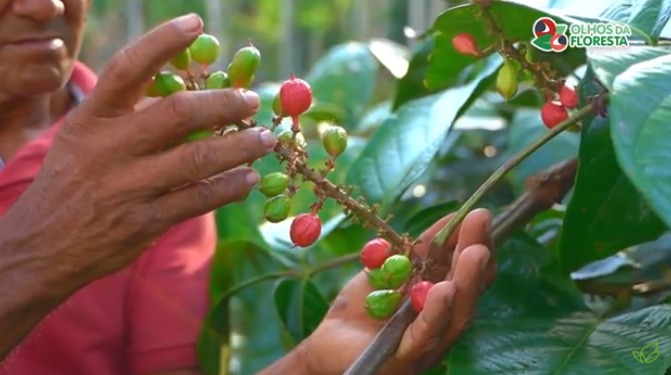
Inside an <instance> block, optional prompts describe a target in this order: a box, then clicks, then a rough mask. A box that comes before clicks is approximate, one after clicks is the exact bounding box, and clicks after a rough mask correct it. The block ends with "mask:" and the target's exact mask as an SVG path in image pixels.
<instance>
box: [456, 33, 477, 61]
mask: <svg viewBox="0 0 671 375" xmlns="http://www.w3.org/2000/svg"><path fill="white" fill-rule="evenodd" d="M452 45H453V46H454V49H456V50H457V52H459V53H460V54H462V55H466V56H475V57H480V56H481V55H482V52H481V51H480V49H479V48H478V45H477V42H476V41H475V39H474V38H473V37H472V36H471V34H469V33H460V34H457V35H456V36H455V37H454V38H452Z"/></svg>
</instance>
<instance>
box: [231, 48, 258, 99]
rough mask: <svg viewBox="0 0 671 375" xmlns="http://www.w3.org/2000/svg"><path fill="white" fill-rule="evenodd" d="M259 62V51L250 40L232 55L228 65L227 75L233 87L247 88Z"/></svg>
mask: <svg viewBox="0 0 671 375" xmlns="http://www.w3.org/2000/svg"><path fill="white" fill-rule="evenodd" d="M260 63H261V53H260V52H259V50H258V49H257V48H256V47H254V46H253V45H252V43H251V42H250V43H249V45H248V46H247V47H244V48H240V49H239V50H238V51H237V52H235V54H234V55H233V59H232V60H231V63H230V64H229V65H228V75H229V76H230V77H231V82H232V84H233V86H234V87H239V88H248V87H249V86H251V84H252V82H253V81H254V74H255V73H256V69H258V67H259V64H260Z"/></svg>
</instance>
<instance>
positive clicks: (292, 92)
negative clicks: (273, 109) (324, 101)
mask: <svg viewBox="0 0 671 375" xmlns="http://www.w3.org/2000/svg"><path fill="white" fill-rule="evenodd" d="M280 105H281V107H282V109H283V110H284V113H286V114H287V116H289V117H291V118H292V119H293V121H294V124H297V123H298V116H300V115H301V114H302V113H303V112H305V111H307V110H308V109H309V108H310V106H311V105H312V89H311V88H310V85H309V84H308V83H307V82H305V81H304V80H302V79H300V78H296V77H295V76H294V75H293V74H292V75H291V78H290V79H289V80H287V81H284V83H282V86H281V87H280ZM297 127H298V126H297V125H296V128H297Z"/></svg>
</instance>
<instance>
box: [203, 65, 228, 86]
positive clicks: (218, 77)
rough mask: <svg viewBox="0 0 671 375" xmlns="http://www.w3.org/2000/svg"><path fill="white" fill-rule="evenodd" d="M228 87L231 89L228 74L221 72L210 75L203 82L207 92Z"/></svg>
mask: <svg viewBox="0 0 671 375" xmlns="http://www.w3.org/2000/svg"><path fill="white" fill-rule="evenodd" d="M228 87H231V80H230V79H229V78H228V74H226V72H224V71H221V70H219V71H216V72H214V73H212V74H210V76H209V77H207V80H206V81H205V88H206V89H207V90H217V89H225V88H228Z"/></svg>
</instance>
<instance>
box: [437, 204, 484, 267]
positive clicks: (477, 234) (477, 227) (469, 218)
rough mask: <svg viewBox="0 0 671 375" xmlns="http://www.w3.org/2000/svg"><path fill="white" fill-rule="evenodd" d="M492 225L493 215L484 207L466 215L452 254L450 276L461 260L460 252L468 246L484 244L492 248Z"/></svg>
mask: <svg viewBox="0 0 671 375" xmlns="http://www.w3.org/2000/svg"><path fill="white" fill-rule="evenodd" d="M491 227H492V215H491V213H490V212H489V211H488V210H486V209H484V208H478V209H475V210H473V211H471V212H469V213H468V215H466V217H465V218H464V221H463V222H462V223H461V228H460V229H459V237H458V238H459V239H458V243H457V246H456V247H455V249H454V253H453V254H452V267H451V268H450V272H449V276H448V277H451V276H453V275H454V270H455V269H456V267H457V262H458V261H459V254H461V252H463V251H464V249H466V248H467V247H469V246H473V245H475V244H482V245H484V246H487V247H488V248H489V249H492V238H491Z"/></svg>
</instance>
